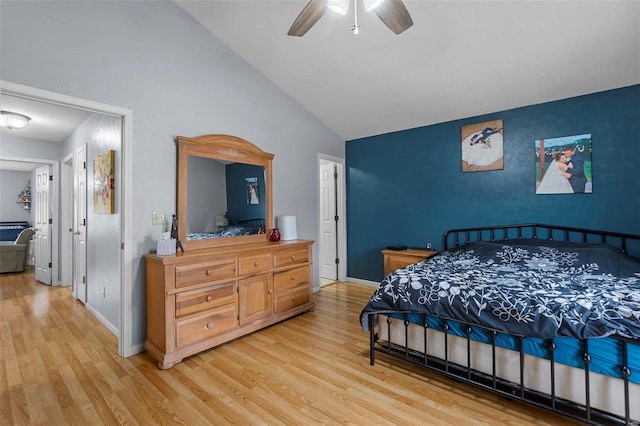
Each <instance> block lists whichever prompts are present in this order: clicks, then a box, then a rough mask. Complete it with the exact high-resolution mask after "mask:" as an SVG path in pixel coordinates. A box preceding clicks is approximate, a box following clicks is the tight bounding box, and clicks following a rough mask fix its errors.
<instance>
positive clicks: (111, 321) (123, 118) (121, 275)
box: [0, 81, 139, 356]
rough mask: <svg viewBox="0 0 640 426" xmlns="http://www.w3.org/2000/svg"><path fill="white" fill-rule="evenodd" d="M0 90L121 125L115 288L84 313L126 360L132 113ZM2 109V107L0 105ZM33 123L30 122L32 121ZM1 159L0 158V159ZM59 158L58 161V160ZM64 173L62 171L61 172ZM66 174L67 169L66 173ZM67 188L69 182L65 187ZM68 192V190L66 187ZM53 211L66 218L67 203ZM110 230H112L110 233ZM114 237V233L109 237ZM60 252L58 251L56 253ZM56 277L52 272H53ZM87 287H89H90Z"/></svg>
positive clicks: (23, 89)
mask: <svg viewBox="0 0 640 426" xmlns="http://www.w3.org/2000/svg"><path fill="white" fill-rule="evenodd" d="M0 89H1V94H2V97H3V98H4V97H5V96H6V97H14V98H19V99H25V100H29V101H34V102H35V103H37V104H42V105H57V106H64V107H68V108H71V109H79V110H82V111H87V112H89V113H90V114H91V115H92V116H93V115H104V116H109V117H113V118H117V119H118V121H119V122H120V123H121V125H120V127H119V130H118V136H117V137H118V142H117V143H118V149H119V154H120V155H119V159H118V161H119V162H118V167H119V170H118V172H119V176H118V177H119V179H120V182H121V186H120V188H119V191H118V193H119V194H120V195H119V200H118V201H119V214H118V217H117V221H118V223H117V225H116V228H117V231H116V233H115V234H114V235H115V238H116V244H115V245H114V248H113V249H111V251H112V253H111V254H110V256H113V257H114V258H115V259H116V263H117V265H118V268H117V271H116V272H115V273H116V278H115V280H113V281H114V285H115V288H114V289H113V290H114V291H113V292H111V294H110V296H111V297H112V298H111V299H110V300H109V303H110V306H101V305H100V304H101V303H104V302H103V301H102V300H100V301H98V300H97V299H96V303H95V304H94V305H87V309H88V310H89V311H90V312H92V314H94V316H96V318H98V319H99V320H100V321H101V322H102V323H103V324H104V325H105V326H107V328H109V330H111V331H112V332H113V333H114V334H116V335H117V336H118V353H119V355H120V356H129V355H131V354H133V353H137V352H139V349H138V348H134V347H133V345H132V341H131V340H132V339H131V333H132V327H131V323H132V315H131V312H132V300H131V295H132V286H133V284H132V267H131V264H132V254H131V253H132V250H131V249H132V246H133V244H132V232H131V223H132V195H131V192H132V181H131V175H132V161H131V151H132V123H131V116H132V113H131V111H130V110H127V109H123V108H119V107H114V106H110V105H105V104H99V103H96V102H92V101H87V100H84V99H79V98H74V97H70V96H67V95H62V94H59V93H53V92H48V91H44V90H41V89H36V88H32V87H28V86H23V85H19V84H15V83H11V82H5V81H0ZM3 106H4V104H3ZM32 121H33V118H32ZM5 148H6V147H3V152H4V153H5V154H6V153H7V152H8V151H7V150H6V149H5ZM97 149H102V147H101V146H98V147H97ZM2 157H3V155H0V159H3V158H2ZM58 158H60V157H58ZM55 163H56V164H55V167H56V168H57V167H58V164H62V165H63V167H69V166H71V165H72V164H70V163H69V159H68V158H67V157H65V159H62V161H61V162H60V161H56V162H55ZM63 170H65V169H64V168H63ZM67 171H68V169H67ZM63 184H64V183H56V184H55V185H54V186H55V188H59V187H60V185H63ZM66 184H67V185H68V182H67V183H66ZM67 188H68V186H67ZM55 200H56V207H54V209H55V210H56V211H59V212H60V215H62V214H65V212H66V213H67V214H68V211H69V210H68V208H66V207H65V206H67V207H68V204H64V205H62V206H61V208H60V209H58V208H57V206H58V204H59V202H60V203H66V201H68V200H66V201H63V200H59V197H56V198H55ZM65 220H66V221H64V220H60V219H58V223H57V227H58V228H60V226H61V224H62V223H65V224H67V225H66V226H67V228H65V229H67V230H68V229H69V227H68V224H69V218H68V217H67V218H66V219H65ZM109 230H110V231H111V230H113V227H112V228H110V229H109ZM112 234H113V233H112ZM52 243H53V247H54V249H53V252H54V253H57V252H59V251H60V249H63V248H64V249H65V250H68V247H69V245H68V242H64V243H63V245H60V246H58V244H59V242H58V241H52ZM59 248H60V249H59ZM53 263H54V264H55V266H56V267H57V269H58V270H60V271H62V270H65V271H67V272H65V274H67V275H66V276H67V277H68V273H69V269H68V266H69V265H68V263H65V264H64V265H65V266H64V268H61V265H62V262H60V261H57V260H54V261H53ZM54 274H55V272H54ZM95 275H96V276H100V275H101V274H100V271H97V272H96V273H95ZM60 280H62V275H60ZM67 282H68V281H67ZM89 284H90V283H89ZM94 291H96V292H97V293H98V294H99V293H100V292H102V294H103V295H104V294H105V292H104V288H102V287H101V288H100V289H94Z"/></svg>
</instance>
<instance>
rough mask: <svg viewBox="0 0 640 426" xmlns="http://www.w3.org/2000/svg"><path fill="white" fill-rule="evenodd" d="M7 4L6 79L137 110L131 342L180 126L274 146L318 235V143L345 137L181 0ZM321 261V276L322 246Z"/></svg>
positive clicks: (139, 334)
mask: <svg viewBox="0 0 640 426" xmlns="http://www.w3.org/2000/svg"><path fill="white" fill-rule="evenodd" d="M0 8H1V13H0V78H1V79H2V80H6V81H11V82H14V83H19V84H23V85H27V86H32V87H37V88H40V89H44V90H49V91H52V92H58V93H62V94H66V95H70V96H74V97H78V98H83V99H88V100H92V101H96V102H101V103H104V104H109V105H114V106H118V107H123V108H128V109H130V110H132V111H133V126H134V127H133V139H134V142H133V145H134V146H133V159H132V160H133V165H134V166H133V167H134V170H133V200H134V210H133V229H134V241H133V244H134V248H133V252H134V253H135V257H136V259H137V261H136V262H135V263H134V270H133V294H132V300H133V305H134V306H133V316H134V317H133V321H134V324H133V330H132V340H133V341H132V342H127V343H131V344H133V345H139V344H142V343H143V341H144V338H145V327H146V324H145V322H146V321H145V273H144V261H143V255H144V253H146V252H148V251H149V250H150V249H151V248H153V247H154V239H153V236H154V234H156V233H157V232H159V228H158V226H157V225H156V226H154V225H152V224H151V213H152V211H164V212H166V213H167V214H168V215H170V213H172V212H175V205H176V199H175V182H176V161H175V156H176V145H175V136H177V135H184V136H199V135H203V134H211V133H225V134H231V135H235V136H239V137H241V138H244V139H247V140H249V141H251V142H253V143H255V144H256V145H257V146H259V147H260V148H262V149H263V150H265V151H267V152H272V153H274V154H275V159H274V162H273V166H274V170H273V186H274V194H273V202H274V215H279V214H284V213H287V214H294V215H296V216H297V217H298V236H299V237H300V238H305V239H314V238H316V236H317V235H318V222H319V219H318V211H319V208H318V199H319V197H318V189H317V188H318V179H317V170H316V169H317V154H318V153H323V154H327V155H332V156H335V157H340V158H343V157H344V141H343V140H341V139H340V137H338V136H337V135H336V134H335V133H334V132H332V131H331V130H330V129H329V128H327V127H326V126H325V125H324V124H322V123H321V122H320V121H319V120H317V119H316V118H315V117H313V116H312V115H311V114H309V113H308V112H307V111H306V110H304V109H303V108H302V107H301V106H300V105H299V104H297V103H296V102H295V101H294V100H293V99H291V98H290V97H289V96H288V95H286V94H284V93H283V92H282V91H280V90H279V89H278V88H277V87H275V86H274V85H273V84H272V83H271V82H270V81H269V80H268V79H266V78H265V77H264V76H262V75H261V74H259V73H258V72H257V71H256V70H255V69H254V68H252V67H251V66H249V65H248V64H247V63H246V62H244V60H242V59H241V58H240V57H239V56H238V55H236V54H235V53H234V52H233V51H231V50H230V49H229V48H228V47H227V46H226V45H225V44H224V43H222V42H221V41H220V40H219V39H217V38H215V37H214V36H212V35H211V34H210V33H208V32H207V31H206V30H205V29H204V28H202V27H201V26H200V25H199V24H198V23H197V22H195V21H194V20H193V19H192V18H191V17H190V16H188V15H187V14H186V13H185V12H183V11H182V10H181V9H180V8H178V7H177V6H176V5H174V4H173V3H171V2H165V1H159V2H156V1H145V2H112V1H92V2H60V1H47V2H0ZM14 40H20V41H21V42H20V43H19V44H14V43H12V41H14ZM44 41H46V43H45V42H44ZM24 46H29V48H28V49H25V48H24ZM316 246H317V245H316ZM314 263H315V265H314V286H316V287H319V272H318V264H319V262H318V253H317V249H316V250H315V253H314Z"/></svg>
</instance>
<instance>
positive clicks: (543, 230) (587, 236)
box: [442, 223, 640, 257]
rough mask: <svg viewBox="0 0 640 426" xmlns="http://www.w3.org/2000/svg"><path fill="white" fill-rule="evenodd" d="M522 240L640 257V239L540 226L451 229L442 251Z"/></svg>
mask: <svg viewBox="0 0 640 426" xmlns="http://www.w3.org/2000/svg"><path fill="white" fill-rule="evenodd" d="M520 238H539V239H541V240H542V239H544V240H553V241H572V242H583V243H587V242H592V243H596V242H597V243H604V244H609V245H611V246H613V247H616V248H618V249H620V250H622V252H624V253H629V249H632V250H631V254H635V256H636V257H638V256H640V235H634V234H624V233H620V232H609V231H599V230H595V229H584V228H573V227H569V226H559V225H545V224H540V223H526V224H518V225H496V226H484V227H478V228H461V229H451V230H449V231H445V233H444V234H443V235H442V247H443V250H448V249H451V248H454V247H458V246H460V245H462V244H467V243H472V242H474V241H507V240H517V239H520Z"/></svg>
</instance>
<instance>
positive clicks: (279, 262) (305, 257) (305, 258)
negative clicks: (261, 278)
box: [273, 247, 309, 268]
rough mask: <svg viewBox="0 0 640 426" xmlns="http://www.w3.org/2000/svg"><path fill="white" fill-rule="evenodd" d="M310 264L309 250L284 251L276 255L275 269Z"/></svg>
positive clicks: (274, 260)
mask: <svg viewBox="0 0 640 426" xmlns="http://www.w3.org/2000/svg"><path fill="white" fill-rule="evenodd" d="M307 262H309V249H307V248H306V247H305V248H301V249H297V250H282V251H278V252H276V253H274V256H273V267H274V268H280V267H282V266H289V265H295V264H296V263H307Z"/></svg>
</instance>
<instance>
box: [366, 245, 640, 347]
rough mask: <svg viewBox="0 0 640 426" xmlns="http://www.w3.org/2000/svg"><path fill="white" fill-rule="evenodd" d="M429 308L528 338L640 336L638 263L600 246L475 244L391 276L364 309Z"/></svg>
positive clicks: (428, 310)
mask: <svg viewBox="0 0 640 426" xmlns="http://www.w3.org/2000/svg"><path fill="white" fill-rule="evenodd" d="M382 311H395V312H414V313H425V314H428V315H433V316H438V317H446V318H450V319H454V320H455V319H457V320H461V321H466V322H469V323H472V324H479V325H484V326H487V327H492V328H494V329H497V330H499V331H504V332H508V333H511V334H519V335H525V336H529V337H539V338H552V337H557V336H567V337H574V338H580V339H582V338H587V337H604V336H609V335H612V334H618V335H622V336H626V337H632V338H640V261H638V260H635V259H633V258H631V257H629V256H627V255H625V254H623V253H622V252H620V251H619V250H616V249H615V248H613V247H610V246H607V245H601V244H580V243H563V242H554V241H541V240H517V241H503V242H475V243H470V244H467V245H465V246H463V247H460V248H457V249H454V250H450V251H447V252H444V253H441V254H439V255H437V256H435V257H432V258H431V259H429V260H426V261H424V262H420V263H417V264H414V265H410V266H407V267H405V268H402V269H399V270H397V271H395V272H393V273H391V274H390V275H389V276H387V277H386V278H385V279H384V280H383V281H382V282H381V283H380V287H379V288H378V289H377V290H376V292H375V293H374V294H373V296H372V297H371V300H370V301H369V303H368V304H367V306H366V307H365V308H364V310H363V311H362V313H361V314H360V322H361V326H362V329H363V330H364V331H368V321H367V314H368V313H372V312H382Z"/></svg>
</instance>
